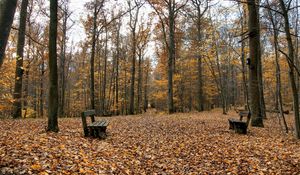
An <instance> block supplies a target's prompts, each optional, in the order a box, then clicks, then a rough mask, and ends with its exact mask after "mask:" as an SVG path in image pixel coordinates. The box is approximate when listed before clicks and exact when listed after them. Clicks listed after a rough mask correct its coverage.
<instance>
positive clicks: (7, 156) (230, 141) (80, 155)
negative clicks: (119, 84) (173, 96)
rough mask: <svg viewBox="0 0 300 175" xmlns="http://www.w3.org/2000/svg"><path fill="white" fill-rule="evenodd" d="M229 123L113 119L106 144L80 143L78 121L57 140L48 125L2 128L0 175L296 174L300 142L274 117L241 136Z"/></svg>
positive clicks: (188, 118) (215, 115)
mask: <svg viewBox="0 0 300 175" xmlns="http://www.w3.org/2000/svg"><path fill="white" fill-rule="evenodd" d="M228 118H238V115H237V114H236V113H234V112H231V113H230V114H229V115H222V114H221V111H220V110H215V111H210V112H202V113H196V112H195V113H188V114H173V115H163V114H155V113H154V112H150V113H146V114H143V115H137V116H126V117H125V116H119V117H111V118H107V120H109V121H110V125H109V126H108V137H107V139H105V140H99V139H91V138H84V137H83V133H82V132H83V131H82V124H81V119H80V118H64V119H59V128H60V132H59V133H46V132H45V127H46V124H47V121H46V119H26V120H0V133H1V134H0V174H299V173H300V142H299V141H297V140H295V139H293V137H292V134H288V135H287V134H284V133H283V131H282V129H281V128H280V125H279V123H278V118H276V116H268V118H269V119H268V120H266V121H265V128H253V127H250V128H249V133H248V134H247V135H238V134H235V133H233V132H232V131H229V129H228V120H227V119H228ZM287 118H288V121H289V126H290V127H291V126H292V125H291V123H292V115H289V116H287ZM98 120H99V119H98Z"/></svg>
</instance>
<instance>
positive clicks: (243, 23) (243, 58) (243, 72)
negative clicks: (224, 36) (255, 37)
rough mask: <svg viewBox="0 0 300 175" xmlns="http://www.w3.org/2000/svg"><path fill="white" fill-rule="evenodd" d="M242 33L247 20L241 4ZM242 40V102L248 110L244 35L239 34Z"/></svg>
mask: <svg viewBox="0 0 300 175" xmlns="http://www.w3.org/2000/svg"><path fill="white" fill-rule="evenodd" d="M241 23H242V24H241V25H242V33H244V30H245V26H246V25H247V20H246V9H245V7H244V6H243V18H242V22H241ZM241 40H242V54H241V63H242V77H243V89H244V103H245V104H246V105H245V110H248V111H250V106H249V94H248V86H247V67H246V63H245V60H246V58H245V35H242V36H241Z"/></svg>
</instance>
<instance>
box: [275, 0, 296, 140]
mask: <svg viewBox="0 0 300 175" xmlns="http://www.w3.org/2000/svg"><path fill="white" fill-rule="evenodd" d="M280 6H281V10H282V13H283V17H284V30H285V34H286V40H287V43H288V55H287V56H288V58H287V59H288V63H289V68H290V70H289V75H290V82H291V86H292V92H293V100H294V118H295V128H296V130H295V134H296V138H297V139H300V118H299V98H298V89H297V85H296V80H295V73H294V67H293V66H294V65H295V63H294V59H295V57H294V56H295V55H294V47H293V41H292V37H291V33H290V25H289V16H288V9H287V8H286V5H285V3H284V1H283V0H280Z"/></svg>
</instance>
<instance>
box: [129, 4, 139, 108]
mask: <svg viewBox="0 0 300 175" xmlns="http://www.w3.org/2000/svg"><path fill="white" fill-rule="evenodd" d="M134 3H135V6H136V7H137V9H136V11H135V13H133V11H130V12H129V17H130V18H129V27H130V30H131V37H132V38H131V59H132V60H131V81H130V98H129V114H134V84H135V62H136V50H137V37H136V29H137V22H138V17H139V11H140V8H141V3H140V2H139V1H137V0H135V1H134ZM128 5H129V8H130V9H131V8H132V7H131V1H128Z"/></svg>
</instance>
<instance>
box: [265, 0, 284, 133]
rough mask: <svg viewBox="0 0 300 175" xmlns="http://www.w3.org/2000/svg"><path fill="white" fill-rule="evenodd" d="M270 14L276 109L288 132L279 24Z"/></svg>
mask: <svg viewBox="0 0 300 175" xmlns="http://www.w3.org/2000/svg"><path fill="white" fill-rule="evenodd" d="M267 3H268V4H269V1H267ZM268 14H269V18H270V21H271V24H272V28H273V39H274V52H275V63H276V106H275V107H276V109H275V110H279V112H280V116H281V118H282V120H283V124H284V127H285V131H286V133H288V131H289V130H288V126H287V122H286V120H285V117H284V113H283V111H284V110H283V101H282V95H281V75H280V73H281V71H280V64H279V53H278V49H279V47H278V31H277V26H276V24H275V20H276V18H275V19H274V18H273V15H272V13H271V10H268Z"/></svg>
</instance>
